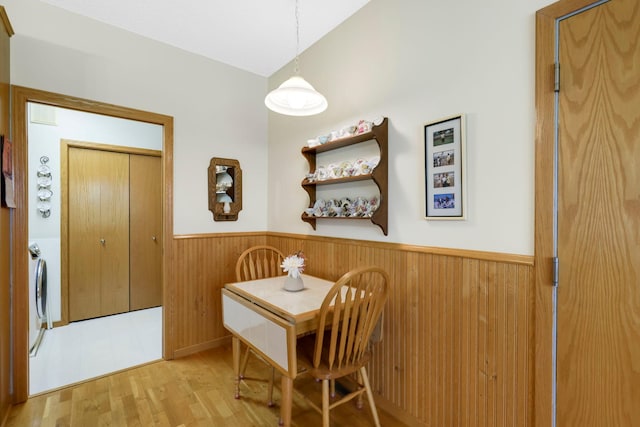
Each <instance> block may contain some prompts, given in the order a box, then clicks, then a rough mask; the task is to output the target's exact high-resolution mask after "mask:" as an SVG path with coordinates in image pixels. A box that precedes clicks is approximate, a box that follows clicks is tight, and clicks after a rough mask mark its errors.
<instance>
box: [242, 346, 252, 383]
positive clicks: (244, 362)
mask: <svg viewBox="0 0 640 427" xmlns="http://www.w3.org/2000/svg"><path fill="white" fill-rule="evenodd" d="M250 353H251V349H250V348H249V346H247V349H246V351H245V352H244V357H243V358H242V364H241V365H240V378H244V373H245V372H246V370H247V363H248V362H249V354H250Z"/></svg>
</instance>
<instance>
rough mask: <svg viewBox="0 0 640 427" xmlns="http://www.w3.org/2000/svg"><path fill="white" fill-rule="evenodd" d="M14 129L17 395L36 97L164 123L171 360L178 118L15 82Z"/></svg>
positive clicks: (24, 339) (169, 351)
mask: <svg viewBox="0 0 640 427" xmlns="http://www.w3.org/2000/svg"><path fill="white" fill-rule="evenodd" d="M11 101H12V119H11V124H12V131H13V140H14V146H13V155H14V179H15V181H14V185H15V198H16V206H17V208H16V209H13V210H12V222H13V224H12V225H13V227H12V232H13V239H12V246H11V253H12V254H14V257H13V259H12V260H11V262H12V270H13V283H14V286H13V288H12V301H13V310H12V315H13V325H14V326H13V362H14V363H13V379H14V387H13V399H14V403H20V402H24V401H26V400H27V398H28V397H29V348H28V346H29V343H28V341H29V340H28V335H29V334H28V332H29V331H28V326H29V318H28V316H29V315H28V313H29V310H28V307H29V292H28V282H29V263H28V257H27V256H26V255H25V256H19V255H20V254H25V251H26V248H27V246H28V236H29V229H28V212H27V206H28V197H29V194H28V185H27V182H28V180H27V179H28V176H27V173H28V169H27V160H28V158H27V143H28V139H27V103H28V102H37V103H41V104H47V105H51V106H56V107H63V108H69V109H73V110H78V111H84V112H88V113H95V114H102V115H106V116H112V117H119V118H124V119H130V120H137V121H141V122H146V123H153V124H158V125H161V126H163V132H162V140H163V141H162V188H163V196H162V197H163V200H162V234H163V236H162V237H163V239H162V241H163V244H164V250H163V254H162V292H163V295H162V304H163V310H162V334H163V336H162V343H163V344H162V346H163V348H162V355H163V358H164V359H172V358H173V353H174V348H175V338H174V337H175V334H174V329H175V328H174V320H173V317H172V315H171V314H172V313H173V312H174V311H175V310H174V307H173V305H172V298H171V296H172V295H173V293H174V290H173V289H170V287H171V286H173V285H171V284H172V283H173V281H171V280H169V278H170V277H172V276H171V274H172V271H173V267H172V266H171V264H170V260H171V259H172V245H171V242H172V239H171V238H172V236H173V117H171V116H165V115H162V114H156V113H150V112H146V111H141V110H135V109H131V108H126V107H120V106H117V105H112V104H106V103H102V102H97V101H92V100H87V99H82V98H77V97H73V96H67V95H61V94H57V93H53V92H46V91H42V90H38V89H31V88H27V87H22V86H11Z"/></svg>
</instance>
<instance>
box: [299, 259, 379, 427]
mask: <svg viewBox="0 0 640 427" xmlns="http://www.w3.org/2000/svg"><path fill="white" fill-rule="evenodd" d="M388 294H389V275H388V274H387V273H386V272H385V271H384V270H382V269H380V268H378V267H361V268H357V269H354V270H352V271H349V272H348V273H346V274H345V275H344V276H342V277H341V278H340V279H339V280H338V281H337V282H336V283H335V285H334V286H333V288H332V289H331V291H330V292H329V293H328V294H327V296H326V297H325V299H324V302H323V303H322V306H321V308H320V312H319V314H318V328H317V330H316V333H315V335H310V336H306V337H302V338H300V339H299V340H298V345H297V353H298V366H299V367H301V368H302V371H301V373H302V372H303V373H307V374H309V375H311V376H313V377H314V378H315V379H316V380H319V381H322V407H319V406H317V405H316V404H315V403H314V402H311V401H309V404H310V405H311V406H312V407H313V408H314V409H315V410H317V411H318V412H320V413H321V414H322V425H323V427H329V411H330V410H331V409H333V408H334V407H336V406H338V405H341V404H343V403H345V402H347V401H349V400H351V399H353V398H354V397H356V396H357V397H358V407H362V400H361V399H362V394H363V393H366V394H367V398H368V401H369V406H370V407H371V413H372V415H373V419H374V422H375V425H376V426H378V427H379V426H380V420H379V418H378V412H377V410H376V405H375V402H374V400H373V393H372V391H371V386H370V385H369V378H368V376H367V370H366V367H365V365H366V364H367V362H368V361H369V358H370V356H371V349H370V342H369V340H370V338H371V334H372V333H373V331H374V329H375V328H376V324H377V323H378V320H379V319H380V316H381V314H382V309H383V307H384V305H385V303H386V301H387V297H388ZM351 374H355V377H356V378H355V379H356V381H355V382H356V387H355V389H354V390H353V391H350V392H348V393H347V394H346V395H345V396H343V397H341V398H340V399H339V400H338V401H336V402H333V403H331V402H330V396H329V395H330V388H332V387H331V386H332V385H333V384H332V383H333V381H334V380H335V379H338V378H342V377H346V376H348V375H351ZM352 377H354V375H351V376H350V378H352Z"/></svg>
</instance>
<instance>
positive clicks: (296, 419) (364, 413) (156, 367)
mask: <svg viewBox="0 0 640 427" xmlns="http://www.w3.org/2000/svg"><path fill="white" fill-rule="evenodd" d="M263 374H264V364H262V363H261V362H257V361H255V360H254V361H253V364H250V365H249V367H248V376H252V377H260V376H264V375H263ZM279 383H280V381H279V378H276V384H279ZM266 387H267V384H266V382H259V381H245V382H243V383H242V387H241V396H242V397H241V399H240V400H236V399H234V397H233V368H232V361H231V347H230V346H229V347H221V348H217V349H213V350H207V351H204V352H201V353H196V354H193V355H190V356H187V357H184V358H180V359H176V360H172V361H160V362H157V363H152V364H149V365H145V366H141V367H137V368H133V369H130V370H128V371H123V372H119V373H116V374H113V375H110V376H106V377H102V378H98V379H94V380H89V381H87V382H84V383H82V384H77V385H74V386H72V387H69V388H65V389H61V390H58V391H54V392H51V393H47V394H41V395H38V396H35V397H32V398H31V399H29V400H28V401H27V402H25V403H24V404H21V405H17V406H16V407H14V408H13V409H12V411H11V414H10V415H9V419H8V420H7V425H6V427H25V426H33V427H47V426H51V427H86V426H92V427H93V426H114V427H150V426H158V427H160V426H162V427H165V426H167V427H181V426H184V427H210V426H233V427H262V426H272V427H275V426H277V425H278V420H279V415H280V407H279V405H278V403H279V399H280V393H279V390H278V389H277V388H276V390H275V392H274V399H275V401H276V405H275V406H274V407H271V408H270V407H268V406H267V404H266V396H267V394H266ZM295 387H296V392H295V393H294V402H293V422H292V426H294V427H311V426H317V425H321V422H322V417H321V416H320V414H318V413H317V412H315V411H314V410H313V409H312V408H311V407H310V406H309V405H308V404H307V402H306V401H305V399H304V397H303V396H304V395H306V396H308V397H310V398H311V399H313V400H316V401H318V402H319V399H320V392H321V390H320V384H319V383H316V382H315V381H313V380H311V379H309V378H306V377H305V376H303V377H301V378H300V379H298V380H296V382H295ZM364 404H365V406H364V407H363V408H362V409H361V410H359V409H357V408H356V407H355V402H349V403H346V404H344V405H341V406H339V407H337V408H335V409H334V410H332V411H331V419H332V424H331V425H332V426H334V427H335V426H349V427H369V426H372V425H373V421H372V418H371V413H370V411H369V408H368V404H367V402H366V400H365V402H364ZM378 413H379V415H380V421H381V423H382V425H384V426H398V427H403V426H406V425H405V424H403V423H402V422H400V421H398V420H396V419H394V418H392V417H391V416H390V415H389V414H387V413H385V412H384V411H382V410H381V409H380V408H378Z"/></svg>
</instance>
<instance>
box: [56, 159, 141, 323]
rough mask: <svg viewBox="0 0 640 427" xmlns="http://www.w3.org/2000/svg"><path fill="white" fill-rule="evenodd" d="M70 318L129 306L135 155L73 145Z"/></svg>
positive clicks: (70, 162) (69, 215)
mask: <svg viewBox="0 0 640 427" xmlns="http://www.w3.org/2000/svg"><path fill="white" fill-rule="evenodd" d="M68 165H69V167H68V174H69V177H68V180H69V181H68V182H69V184H68V185H69V193H68V194H69V196H68V200H69V209H68V218H69V320H70V321H75V320H82V319H88V318H92V317H98V316H106V315H109V314H115V313H122V312H125V311H128V310H129V157H128V155H127V154H122V153H114V152H108V151H99V150H92V149H85V148H77V147H69V161H68Z"/></svg>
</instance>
